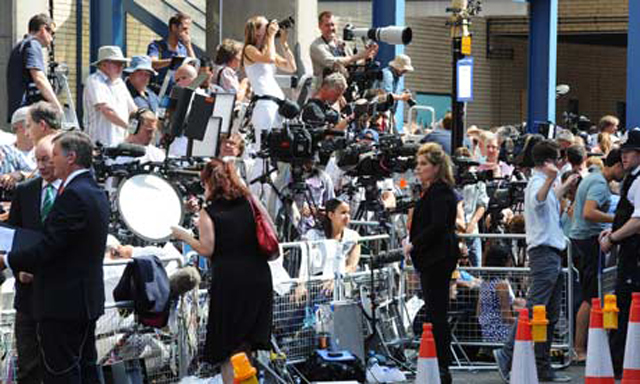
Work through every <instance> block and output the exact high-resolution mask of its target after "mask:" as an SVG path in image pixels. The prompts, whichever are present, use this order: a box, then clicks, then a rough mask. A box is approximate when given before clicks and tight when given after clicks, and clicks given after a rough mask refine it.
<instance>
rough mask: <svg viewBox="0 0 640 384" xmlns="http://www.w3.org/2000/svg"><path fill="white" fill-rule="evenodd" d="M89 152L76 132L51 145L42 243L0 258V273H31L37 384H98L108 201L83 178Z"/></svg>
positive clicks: (88, 143)
mask: <svg viewBox="0 0 640 384" xmlns="http://www.w3.org/2000/svg"><path fill="white" fill-rule="evenodd" d="M92 152H93V145H92V143H91V139H90V138H89V136H87V135H86V134H84V133H82V132H65V133H62V134H61V135H58V136H56V137H55V138H54V139H53V155H52V161H53V173H54V177H55V178H56V179H60V180H62V184H61V186H60V188H59V190H58V194H57V197H56V198H55V202H54V203H53V205H52V207H51V210H50V211H49V212H48V214H47V218H46V219H45V220H44V224H43V232H42V239H41V240H39V241H36V242H33V243H32V244H29V246H28V247H18V248H15V247H14V249H12V250H11V251H10V252H9V253H8V254H5V255H3V256H2V257H0V269H4V268H6V267H8V268H11V270H12V271H13V274H14V276H18V275H19V273H20V272H28V273H31V274H33V296H32V298H33V305H32V308H33V317H34V319H35V320H36V321H37V322H38V339H39V342H40V357H41V359H42V361H43V364H42V366H43V367H44V369H43V371H44V383H74V384H79V383H97V382H99V380H98V365H97V364H96V362H97V351H96V343H95V329H96V321H97V320H98V318H99V317H100V316H101V315H102V314H103V313H104V300H105V294H104V281H103V269H102V264H103V258H104V252H105V248H106V243H107V231H108V227H109V202H108V200H107V196H106V194H105V192H104V190H103V189H102V188H101V187H100V186H99V185H98V183H97V182H96V181H95V179H94V178H93V176H92V175H91V173H90V172H89V168H90V167H91V165H92ZM21 236H23V232H21V230H20V229H18V230H16V237H17V238H20V237H21ZM22 241H24V240H22Z"/></svg>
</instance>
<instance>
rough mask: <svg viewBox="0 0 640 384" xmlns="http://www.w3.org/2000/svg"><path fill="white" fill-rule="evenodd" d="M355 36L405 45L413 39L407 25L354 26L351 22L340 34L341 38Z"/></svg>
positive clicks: (348, 38) (347, 39) (349, 38)
mask: <svg viewBox="0 0 640 384" xmlns="http://www.w3.org/2000/svg"><path fill="white" fill-rule="evenodd" d="M357 37H362V38H365V39H370V40H373V41H375V42H383V43H387V44H392V45H398V44H403V45H407V44H409V43H411V40H412V39H413V32H412V31H411V28H409V27H399V26H395V25H390V26H388V27H383V28H355V27H354V26H353V25H352V24H347V25H345V27H344V31H343V36H342V38H343V40H345V41H352V40H355V39H356V38H357Z"/></svg>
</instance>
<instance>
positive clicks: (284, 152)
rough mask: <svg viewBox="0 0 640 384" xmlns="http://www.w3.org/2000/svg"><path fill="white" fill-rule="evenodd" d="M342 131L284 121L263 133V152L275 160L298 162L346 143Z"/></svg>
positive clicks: (329, 151)
mask: <svg viewBox="0 0 640 384" xmlns="http://www.w3.org/2000/svg"><path fill="white" fill-rule="evenodd" d="M335 136H344V132H340V131H331V130H328V129H325V128H324V127H321V128H311V127H309V126H307V125H305V124H300V123H285V124H284V125H283V127H282V128H281V129H273V130H272V131H271V132H265V133H263V139H262V142H263V143H264V144H263V147H264V148H263V149H264V150H263V154H264V155H265V157H270V158H271V159H273V160H275V161H280V162H284V163H300V162H304V161H310V160H315V159H316V154H319V155H320V156H323V155H325V154H326V153H329V154H331V153H332V152H333V151H335V150H338V149H342V148H344V147H345V145H346V140H345V139H344V138H343V137H335Z"/></svg>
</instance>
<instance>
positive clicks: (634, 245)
mask: <svg viewBox="0 0 640 384" xmlns="http://www.w3.org/2000/svg"><path fill="white" fill-rule="evenodd" d="M620 150H621V151H622V166H623V167H624V170H625V172H627V175H626V176H625V178H624V181H623V182H622V188H621V191H620V202H619V203H618V206H617V208H616V213H615V217H614V219H613V229H608V230H605V231H603V232H602V233H601V235H600V247H601V249H602V252H609V251H610V250H611V249H612V248H613V245H615V244H619V247H618V274H617V278H616V295H617V297H618V307H619V308H620V315H619V316H620V317H619V323H618V329H617V330H616V331H614V332H613V335H612V338H611V351H612V356H613V370H614V372H615V375H616V377H620V376H621V374H622V363H623V356H624V354H625V353H624V348H625V342H626V335H627V327H628V322H629V307H630V304H631V293H632V292H638V291H640V253H639V252H640V251H639V249H640V181H639V180H638V175H640V130H638V129H633V130H631V131H629V132H628V134H627V141H626V142H625V143H624V144H622V146H621V147H620Z"/></svg>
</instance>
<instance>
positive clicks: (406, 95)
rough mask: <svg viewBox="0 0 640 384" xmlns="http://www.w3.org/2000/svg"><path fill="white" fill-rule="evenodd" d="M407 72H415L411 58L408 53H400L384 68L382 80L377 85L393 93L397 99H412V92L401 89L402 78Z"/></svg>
mask: <svg viewBox="0 0 640 384" xmlns="http://www.w3.org/2000/svg"><path fill="white" fill-rule="evenodd" d="M407 72H413V66H412V65H411V58H410V57H409V56H407V55H404V54H399V55H397V56H396V57H395V58H394V59H393V60H391V61H390V62H389V65H388V66H387V67H386V68H384V69H383V70H382V80H380V81H379V82H378V86H377V87H378V88H380V89H382V90H384V91H385V92H387V93H391V94H392V95H393V99H394V100H396V101H407V100H409V99H411V93H410V92H406V91H403V90H402V89H400V86H401V84H400V80H401V78H402V76H404V74H405V73H407Z"/></svg>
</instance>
